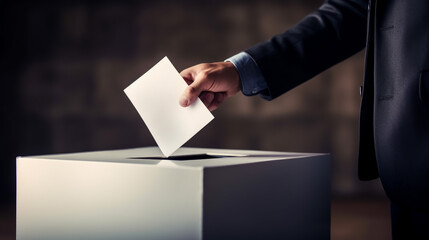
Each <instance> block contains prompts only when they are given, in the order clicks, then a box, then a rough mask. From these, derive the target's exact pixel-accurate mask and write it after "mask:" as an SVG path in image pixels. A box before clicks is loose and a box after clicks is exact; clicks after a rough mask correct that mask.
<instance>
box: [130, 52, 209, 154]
mask: <svg viewBox="0 0 429 240" xmlns="http://www.w3.org/2000/svg"><path fill="white" fill-rule="evenodd" d="M186 87H187V84H186V82H185V81H184V80H183V78H182V77H181V76H180V74H179V73H178V72H177V70H176V69H175V68H174V66H173V64H172V63H171V62H170V60H168V58H167V57H164V58H163V59H162V60H161V61H160V62H158V63H157V64H156V65H155V66H153V67H152V68H151V69H150V70H149V71H147V72H146V73H145V74H143V76H141V77H140V78H138V79H137V80H136V81H135V82H133V83H132V84H131V85H130V86H128V87H127V88H126V89H125V90H124V92H125V94H127V96H128V98H129V99H130V100H131V102H132V104H133V105H134V107H135V108H136V110H137V112H138V113H139V114H140V116H141V117H142V119H143V121H144V122H145V123H146V126H147V127H148V129H149V131H150V133H151V134H152V136H153V138H154V139H155V141H156V143H157V144H158V146H159V148H160V149H161V151H162V153H163V154H164V155H165V156H167V157H168V156H170V155H171V154H172V153H174V152H175V151H176V150H177V149H178V148H179V147H181V146H182V145H183V144H184V143H186V142H187V141H188V140H189V139H191V138H192V137H193V136H194V135H195V134H196V133H197V132H198V131H200V130H201V129H202V128H203V127H204V126H205V125H207V124H208V123H209V122H210V121H211V120H212V119H213V118H214V117H213V115H212V114H211V113H210V111H209V110H208V109H207V108H206V106H204V104H203V103H202V102H201V100H200V99H197V101H195V103H194V104H192V105H191V106H189V107H187V108H183V107H181V106H180V105H179V97H180V95H181V94H182V93H183V91H184V90H185V89H186Z"/></svg>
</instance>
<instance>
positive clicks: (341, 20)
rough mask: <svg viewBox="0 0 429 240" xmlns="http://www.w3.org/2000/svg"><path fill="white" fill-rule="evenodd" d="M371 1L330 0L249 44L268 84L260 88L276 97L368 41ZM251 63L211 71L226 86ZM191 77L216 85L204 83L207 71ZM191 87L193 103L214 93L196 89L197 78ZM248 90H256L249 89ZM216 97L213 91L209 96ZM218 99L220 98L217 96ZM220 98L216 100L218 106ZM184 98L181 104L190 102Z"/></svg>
mask: <svg viewBox="0 0 429 240" xmlns="http://www.w3.org/2000/svg"><path fill="white" fill-rule="evenodd" d="M367 4H368V2H367V1H365V0H343V1H340V0H328V1H326V2H325V3H324V4H323V5H322V6H321V7H320V8H319V9H318V10H316V11H315V12H313V13H312V14H310V15H308V16H307V17H306V18H304V19H303V20H302V21H301V22H300V23H298V24H297V25H296V26H295V27H293V28H291V29H289V30H288V31H286V32H285V33H282V34H279V35H276V36H274V37H273V38H271V39H270V40H268V41H266V42H263V43H260V44H258V45H256V46H254V47H252V48H250V49H248V50H246V51H245V52H246V53H247V54H248V55H249V56H250V58H251V59H252V60H253V61H254V64H255V65H256V66H257V68H258V69H259V71H260V72H261V75H262V78H263V79H264V80H263V81H264V82H265V85H266V86H267V87H266V89H264V90H261V91H260V92H258V93H260V95H261V96H263V97H264V98H265V99H268V100H271V99H274V98H275V97H277V96H279V95H281V94H283V93H284V92H286V91H288V90H290V89H292V88H293V87H296V86H297V85H299V84H301V83H303V82H305V81H306V80H308V79H310V78H311V77H313V76H315V75H317V74H318V73H320V72H322V71H323V70H325V69H327V68H329V67H331V66H333V65H335V64H336V63H338V62H340V61H341V60H343V59H345V58H347V57H349V56H351V55H353V54H354V53H356V52H358V51H359V50H361V49H362V48H363V47H364V46H365V39H366V38H365V36H366V15H367ZM250 65H252V64H251V62H249V64H244V65H243V66H236V67H237V71H236V72H235V77H234V78H230V75H223V74H222V73H230V72H232V71H226V70H225V69H223V68H224V67H225V68H231V67H232V65H231V64H219V65H218V66H217V68H216V69H217V70H218V71H219V72H218V74H216V73H214V72H212V71H213V70H214V68H211V69H210V71H211V74H210V75H215V76H216V79H218V81H219V83H221V84H220V85H223V84H225V87H226V86H227V84H229V83H230V81H235V82H237V81H238V80H237V73H238V72H240V73H241V72H243V71H245V70H243V68H248V67H249V66H250ZM197 66H198V65H197ZM206 66H209V65H206ZM201 67H203V66H199V67H198V68H196V67H191V68H190V69H194V70H193V71H194V72H196V70H197V69H198V71H199V72H204V69H203V68H201ZM185 71H186V70H185ZM182 76H183V75H182ZM192 76H198V79H194V78H192ZM239 76H240V81H241V84H242V86H246V85H254V82H255V81H259V80H257V79H260V78H253V77H243V76H242V75H241V74H240V75H239ZM187 77H188V79H187V82H188V84H190V83H192V82H194V81H197V82H198V86H206V87H208V86H210V85H209V84H203V83H204V82H206V81H207V82H209V83H210V82H211V80H210V79H209V78H205V75H204V74H203V75H199V74H194V75H188V76H187ZM185 79H186V78H185ZM240 81H239V82H240ZM234 86H237V84H235V85H234ZM189 88H191V89H189ZM189 88H188V89H187V90H185V93H184V94H183V95H182V99H185V98H187V99H189V100H190V101H188V103H189V104H190V103H192V102H193V101H194V100H195V99H196V98H197V97H198V95H199V94H201V93H202V94H201V97H202V98H205V96H204V95H207V94H208V93H205V92H207V91H212V90H208V89H204V88H197V90H195V88H194V87H193V86H192V84H191V85H190V87H189ZM224 90H225V89H224ZM231 92H234V94H235V93H236V92H238V90H237V89H234V91H230V92H229V94H226V95H225V94H223V97H219V98H218V99H221V100H223V99H225V97H226V96H231ZM243 93H245V92H243ZM209 95H211V94H209ZM245 95H252V94H246V93H245ZM190 96H192V97H190ZM210 98H211V96H210V97H209V99H208V100H210ZM213 99H215V98H214V97H213ZM206 100H207V99H206ZM203 101H204V100H203ZM206 102H207V101H205V103H206ZM220 102H221V101H216V107H217V106H218V105H219V104H220ZM182 103H183V102H181V105H182V106H184V105H183V104H182Z"/></svg>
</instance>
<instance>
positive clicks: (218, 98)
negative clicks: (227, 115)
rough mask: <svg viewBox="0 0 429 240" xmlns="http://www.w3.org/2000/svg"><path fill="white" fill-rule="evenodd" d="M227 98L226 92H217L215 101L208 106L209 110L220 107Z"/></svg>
mask: <svg viewBox="0 0 429 240" xmlns="http://www.w3.org/2000/svg"><path fill="white" fill-rule="evenodd" d="M225 98H226V93H215V94H214V99H213V101H212V102H211V104H210V105H209V106H208V107H207V108H208V109H209V111H214V110H216V108H218V107H219V105H220V104H221V103H222V102H223V100H225Z"/></svg>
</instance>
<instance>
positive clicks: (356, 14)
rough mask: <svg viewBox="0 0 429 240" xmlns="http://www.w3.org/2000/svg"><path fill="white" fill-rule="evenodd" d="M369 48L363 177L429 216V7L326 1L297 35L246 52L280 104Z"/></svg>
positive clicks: (404, 0) (414, 0)
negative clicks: (280, 98) (291, 92)
mask: <svg viewBox="0 0 429 240" xmlns="http://www.w3.org/2000/svg"><path fill="white" fill-rule="evenodd" d="M365 46H366V62H365V79H364V88H363V96H362V104H361V115H360V139H359V169H358V173H359V178H360V179H362V180H370V179H374V178H377V177H378V176H380V178H381V181H382V184H383V187H384V189H385V191H386V193H387V195H388V196H389V197H390V199H391V200H392V201H394V202H397V203H399V204H400V203H402V204H406V205H408V206H410V207H416V208H424V209H428V207H427V206H428V203H429V197H428V196H429V1H427V0H377V1H376V0H373V1H372V2H371V1H370V2H368V1H364V0H343V1H341V0H327V1H326V2H325V3H324V4H323V5H322V6H321V7H320V8H319V9H318V10H317V11H315V12H314V13H312V14H310V15H309V16H307V17H306V18H305V19H303V20H302V21H301V22H300V23H298V24H297V25H296V26H295V27H293V28H292V29H290V30H288V31H286V32H285V33H283V34H279V35H277V36H274V37H273V38H272V39H270V40H269V41H267V42H264V43H261V44H259V45H257V46H255V47H252V48H250V49H248V50H246V52H247V53H249V54H250V55H251V56H252V57H253V58H254V59H255V61H256V62H257V64H258V65H259V67H260V68H261V71H262V74H263V76H264V77H265V80H266V82H267V84H268V91H267V92H266V93H264V94H266V95H267V96H268V97H269V98H271V99H273V98H276V97H277V96H279V95H281V94H283V93H284V92H286V91H288V90H290V89H292V88H294V87H295V86H297V85H299V84H301V83H303V82H304V81H306V80H308V79H310V78H311V77H313V76H315V75H316V74H318V73H320V72H321V71H323V70H325V69H327V68H329V67H330V66H332V65H334V64H336V63H338V62H339V61H341V60H343V59H345V58H347V57H349V56H351V55H353V54H355V53H356V52H358V51H359V50H361V49H363V48H364V47H365Z"/></svg>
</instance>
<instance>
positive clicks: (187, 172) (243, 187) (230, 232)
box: [16, 147, 330, 240]
mask: <svg viewBox="0 0 429 240" xmlns="http://www.w3.org/2000/svg"><path fill="white" fill-rule="evenodd" d="M16 214H17V219H16V237H17V239H43V240H50V239H55V240H62V239H70V240H72V239H73V240H76V239H100V240H101V239H103V240H106V239H115V240H116V239H121V240H124V239H148V240H157V239H174V240H175V239H184V240H192V239H329V237H330V157H329V155H327V154H308V153H286V152H265V151H245V150H224V149H202V148H181V149H179V150H178V151H177V152H175V154H173V155H172V156H171V157H170V158H168V159H166V158H163V157H162V154H161V152H160V151H159V149H158V148H156V147H148V148H136V149H126V150H116V151H99V152H84V153H72V154H59V155H44V156H32V157H18V158H17V213H16Z"/></svg>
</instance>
